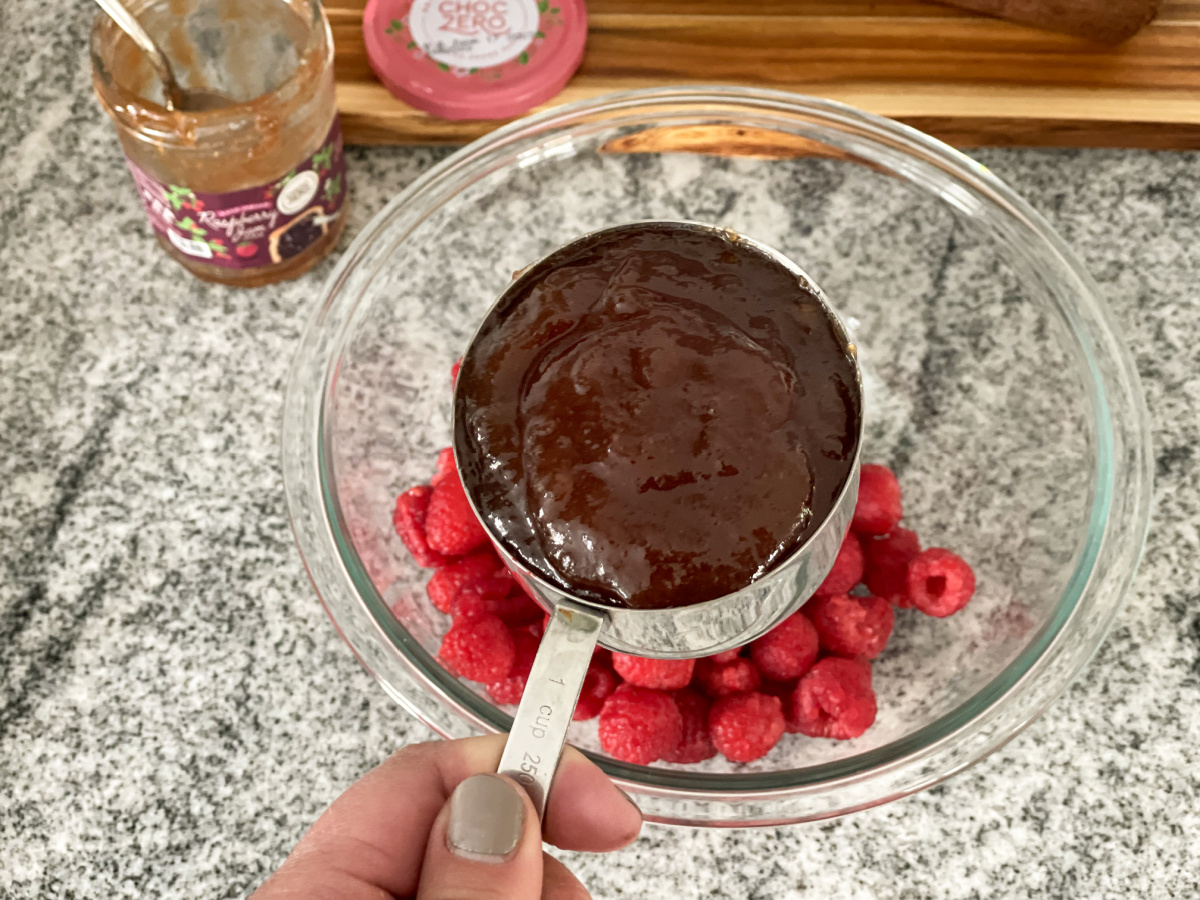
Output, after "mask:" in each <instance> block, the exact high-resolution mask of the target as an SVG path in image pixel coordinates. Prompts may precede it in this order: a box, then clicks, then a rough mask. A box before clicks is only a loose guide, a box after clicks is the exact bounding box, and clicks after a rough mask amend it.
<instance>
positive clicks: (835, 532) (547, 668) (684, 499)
mask: <svg viewBox="0 0 1200 900" xmlns="http://www.w3.org/2000/svg"><path fill="white" fill-rule="evenodd" d="M861 435H862V385H861V380H860V375H859V370H858V364H857V357H856V351H855V348H854V346H853V344H851V343H850V341H849V339H848V338H847V336H846V333H845V330H844V329H843V327H842V325H841V323H840V322H839V321H838V319H837V316H836V315H835V314H834V313H833V311H832V309H831V308H830V307H829V305H828V303H827V301H826V300H825V298H824V295H823V294H822V293H821V291H820V289H819V288H818V287H817V286H816V284H815V283H813V281H812V280H811V279H810V278H809V277H808V276H807V275H806V274H805V273H804V272H803V271H801V270H800V269H799V268H798V267H797V266H796V265H795V264H794V263H793V262H791V261H790V260H788V259H787V258H786V257H783V256H782V255H780V254H778V253H776V252H775V251H773V250H771V249H770V248H767V247H765V246H763V245H761V244H759V243H757V242H756V241H753V240H751V239H749V238H746V237H743V236H741V235H737V234H734V233H733V232H730V231H728V230H726V229H721V228H716V227H713V226H708V225H700V224H696V223H690V222H663V221H657V222H640V223H632V224H629V225H621V226H617V227H615V228H609V229H605V230H603V231H599V232H596V233H594V234H590V235H587V236H585V237H583V238H580V239H579V240H576V241H573V242H572V243H570V244H568V245H566V246H564V247H562V248H560V249H559V250H557V251H555V252H554V253H552V254H550V255H549V256H547V257H546V258H545V259H542V260H541V261H539V262H537V263H534V264H533V265H532V266H530V267H529V268H528V269H526V270H524V271H523V272H521V273H520V274H519V276H518V277H517V278H516V279H515V280H514V282H513V283H512V284H511V285H509V286H508V288H507V289H506V290H505V291H504V293H503V294H502V295H501V297H500V299H499V300H498V301H497V302H496V304H495V305H494V306H493V307H492V309H491V310H490V312H489V313H488V315H487V316H486V317H485V319H484V321H483V322H482V324H481V325H480V327H479V329H478V331H477V332H476V334H475V336H474V337H473V338H472V341H471V344H470V346H469V347H468V349H467V352H466V354H465V356H464V359H463V363H462V367H461V369H460V373H459V377H458V382H457V386H456V390H455V398H454V452H455V459H456V463H457V466H458V469H459V472H460V474H461V475H462V479H463V485H464V487H465V488H466V491H467V496H468V498H469V499H470V501H471V503H472V505H473V506H474V508H475V511H476V512H477V513H478V514H479V516H480V518H481V519H482V521H483V522H484V524H485V526H486V527H487V529H488V531H489V533H490V535H491V537H492V540H493V542H494V543H495V544H496V546H497V549H498V551H499V552H500V554H501V556H502V557H503V558H504V559H505V560H506V562H507V563H508V564H509V567H510V568H511V569H512V570H513V572H514V575H515V576H516V577H517V578H518V579H519V580H520V581H521V582H522V583H523V584H524V585H525V587H526V589H527V590H528V591H529V592H530V593H531V594H532V595H534V596H535V597H536V598H537V599H538V600H539V602H541V603H542V605H544V606H545V607H546V608H547V610H549V611H550V612H551V613H552V615H551V619H550V623H549V625H548V627H547V629H546V633H545V636H544V637H543V639H542V645H541V647H540V648H539V650H538V656H537V659H536V660H535V662H534V665H533V669H532V670H531V672H530V675H529V679H528V681H527V684H526V690H525V694H524V697H523V699H522V701H521V705H520V708H519V709H518V712H517V715H516V717H515V718H514V721H513V726H512V730H511V732H510V737H509V741H508V744H507V746H506V749H505V752H504V756H503V758H502V759H501V763H500V767H499V771H501V772H503V773H506V774H510V775H512V776H513V777H515V778H517V779H518V780H520V781H521V782H522V783H523V784H524V785H525V786H526V787H527V789H528V790H529V792H530V795H531V797H532V798H533V800H534V803H535V806H537V808H538V809H539V811H541V810H542V809H543V808H544V804H545V796H546V792H547V791H548V790H549V786H550V782H551V779H552V778H553V774H554V768H555V766H556V765H557V760H558V756H559V753H560V752H561V749H562V743H563V740H564V739H565V735H566V729H567V726H568V725H569V723H570V720H571V714H572V711H573V709H574V705H575V702H576V701H577V699H578V695H579V689H580V686H581V685H582V682H583V677H584V674H585V672H586V670H587V664H588V661H589V660H590V658H591V653H592V649H593V648H594V646H595V644H596V643H597V641H599V642H600V643H602V644H603V645H605V646H607V647H609V648H610V649H613V650H619V651H622V652H625V653H633V654H637V655H640V656H648V657H657V658H685V657H696V656H704V655H707V654H711V653H717V652H720V651H722V650H726V649H729V648H732V647H735V646H740V645H742V644H745V643H748V642H749V641H751V640H754V639H755V638H757V637H759V636H761V635H762V634H765V633H766V632H767V631H768V630H770V629H771V628H772V627H773V626H774V625H775V624H777V623H778V622H779V621H780V620H781V619H783V618H784V617H786V616H787V615H789V614H790V613H792V612H793V611H794V610H796V609H797V608H798V607H799V606H800V605H801V604H802V603H803V602H804V601H805V600H806V599H808V597H809V596H811V594H812V592H813V591H814V590H815V589H816V587H817V586H818V585H819V584H820V583H821V581H822V580H823V579H824V577H825V575H826V574H827V573H828V571H829V569H830V567H831V566H832V565H833V561H834V558H835V557H836V555H837V550H838V547H839V546H840V544H841V540H842V537H843V535H844V534H845V531H846V529H847V527H848V526H849V524H850V519H851V516H852V514H853V510H854V502H855V499H856V497H857V491H858V455H859V447H860V443H861Z"/></svg>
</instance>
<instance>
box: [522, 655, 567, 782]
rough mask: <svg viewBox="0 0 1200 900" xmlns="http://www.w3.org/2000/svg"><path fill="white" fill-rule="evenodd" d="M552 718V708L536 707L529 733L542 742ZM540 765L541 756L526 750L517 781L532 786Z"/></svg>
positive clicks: (546, 706) (545, 706) (557, 681)
mask: <svg viewBox="0 0 1200 900" xmlns="http://www.w3.org/2000/svg"><path fill="white" fill-rule="evenodd" d="M550 680H551V681H553V682H554V683H555V684H562V682H561V681H560V680H558V679H557V678H552V679H550ZM553 717H554V707H553V706H550V705H549V704H547V703H543V704H542V705H541V706H539V707H538V710H537V716H536V717H535V718H534V720H533V724H532V725H530V726H529V733H530V734H531V735H533V737H534V738H536V739H537V740H539V741H540V740H543V739H544V738H545V737H546V729H547V728H549V727H550V720H551V719H552V718H553ZM541 764H542V757H541V754H538V753H530V752H529V751H528V750H526V751H525V752H524V753H523V754H522V756H521V766H520V769H521V771H520V772H519V773H518V774H517V780H518V781H520V782H521V783H523V784H533V783H534V781H535V780H536V778H537V775H538V766H540V765H541Z"/></svg>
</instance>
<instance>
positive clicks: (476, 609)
mask: <svg viewBox="0 0 1200 900" xmlns="http://www.w3.org/2000/svg"><path fill="white" fill-rule="evenodd" d="M480 614H489V615H493V616H497V617H498V618H500V619H501V620H502V621H503V622H504V624H506V625H512V626H514V627H515V626H519V625H531V624H533V623H534V622H537V621H538V620H539V619H541V617H542V608H541V607H540V606H538V605H537V604H536V603H534V602H533V601H532V600H530V599H529V598H528V597H526V596H525V594H524V593H523V592H522V591H520V590H518V589H517V587H516V585H514V584H513V583H512V579H511V578H509V577H508V573H505V574H503V575H489V576H487V577H485V578H479V579H476V580H475V581H469V582H467V583H466V584H464V585H463V586H462V588H461V589H460V590H459V592H458V593H457V594H455V595H454V599H453V600H451V601H450V615H451V616H453V617H454V618H456V619H457V618H459V617H460V616H477V615H480Z"/></svg>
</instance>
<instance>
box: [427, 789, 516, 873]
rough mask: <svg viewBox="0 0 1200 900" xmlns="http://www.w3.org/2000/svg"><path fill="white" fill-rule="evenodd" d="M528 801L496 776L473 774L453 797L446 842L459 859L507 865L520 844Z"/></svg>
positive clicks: (455, 791) (456, 790)
mask: <svg viewBox="0 0 1200 900" xmlns="http://www.w3.org/2000/svg"><path fill="white" fill-rule="evenodd" d="M524 830H525V800H524V798H523V797H522V796H521V795H520V793H519V792H518V790H517V789H516V788H515V787H513V786H512V785H511V784H509V783H508V782H507V781H505V780H504V779H503V778H498V777H497V776H495V775H472V776H471V777H470V778H468V779H467V780H466V781H464V782H462V783H461V784H460V785H459V786H458V787H456V788H455V789H454V793H453V794H452V795H451V796H450V824H449V827H448V828H447V829H446V842H447V843H448V844H449V845H450V849H451V850H452V851H453V852H454V853H457V854H458V855H459V856H463V857H466V858H467V859H474V860H476V861H479V862H504V861H505V860H506V859H507V858H508V857H509V855H510V854H512V852H513V851H514V850H516V849H517V844H519V843H520V842H521V834H522V833H523V832H524Z"/></svg>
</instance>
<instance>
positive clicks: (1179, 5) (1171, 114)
mask: <svg viewBox="0 0 1200 900" xmlns="http://www.w3.org/2000/svg"><path fill="white" fill-rule="evenodd" d="M363 2H364V0H329V4H328V5H327V7H326V11H327V13H328V15H329V19H330V23H331V26H332V28H333V33H334V40H335V44H336V49H337V56H336V63H335V66H336V72H337V78H338V103H339V107H340V109H341V111H342V121H343V127H344V129H345V133H346V137H347V140H348V141H349V142H351V143H367V144H388V143H463V142H465V141H469V140H472V139H474V138H476V137H478V136H479V135H481V134H484V133H486V132H487V131H489V130H491V129H492V128H494V127H495V126H496V125H498V124H500V123H499V122H479V121H471V122H447V121H444V120H440V119H436V118H434V117H432V116H429V115H428V114H426V113H422V112H419V111H417V110H414V109H412V108H411V107H409V106H407V105H406V104H404V103H403V102H401V101H400V100H397V99H395V98H394V97H392V96H391V95H390V94H389V93H388V92H387V91H386V90H385V89H384V88H383V87H382V86H381V85H380V84H379V83H378V81H376V79H375V77H374V74H373V73H372V72H371V69H370V66H369V64H368V62H367V58H366V52H365V50H364V48H363V43H362V33H361V18H362V6H363ZM751 9H752V10H753V14H750V13H748V10H751ZM588 10H589V27H590V32H589V36H588V49H587V54H586V56H585V58H584V62H583V65H582V66H581V68H580V70H579V73H578V74H577V75H576V76H575V78H574V79H573V80H572V81H571V83H570V84H569V85H568V86H567V88H566V90H565V91H564V92H563V93H562V94H560V95H559V97H557V98H556V99H555V101H554V102H555V103H564V102H570V101H572V100H579V99H583V98H587V97H594V96H597V95H599V94H603V93H607V92H609V91H615V90H628V89H632V88H641V87H649V86H654V85H666V84H713V83H731V84H748V85H756V86H763V87H772V88H778V89H783V90H792V91H797V92H800V93H807V94H815V95H818V96H822V97H828V98H831V99H835V100H841V101H843V102H847V103H851V104H853V105H855V106H860V107H862V108H864V109H868V110H870V111H872V112H877V113H880V114H882V115H887V116H892V117H895V118H899V119H901V120H903V121H906V122H908V123H909V124H913V125H916V126H917V127H921V128H922V129H923V130H926V131H929V132H930V133H931V134H934V135H936V136H938V137H941V138H943V139H945V140H948V141H950V142H951V143H954V144H956V145H958V146H965V147H966V146H997V145H1000V146H1108V147H1147V148H1170V149H1200V0H1163V5H1162V10H1161V12H1160V14H1159V16H1158V18H1157V19H1156V20H1155V21H1154V22H1152V23H1150V24H1149V25H1148V26H1147V27H1146V28H1144V29H1142V31H1140V32H1139V33H1138V34H1137V35H1135V36H1134V37H1133V38H1131V39H1130V40H1129V41H1127V42H1125V43H1124V44H1122V45H1120V46H1119V47H1116V48H1110V47H1104V46H1102V45H1099V44H1096V43H1093V42H1090V41H1087V40H1084V39H1081V38H1076V37H1071V36H1068V35H1063V34H1055V33H1052V32H1044V31H1037V30H1034V29H1032V28H1027V27H1025V26H1022V25H1018V24H1015V23H1012V22H1006V21H1001V20H998V19H992V18H988V17H985V16H979V15H976V14H974V13H971V12H968V11H966V10H963V9H958V8H954V7H950V6H943V5H939V4H933V3H922V2H915V0H913V2H890V3H889V2H879V3H875V2H870V0H836V2H833V0H824V2H822V0H813V2H805V0H761V2H757V3H754V4H747V3H745V2H742V0H592V2H589V4H588Z"/></svg>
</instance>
